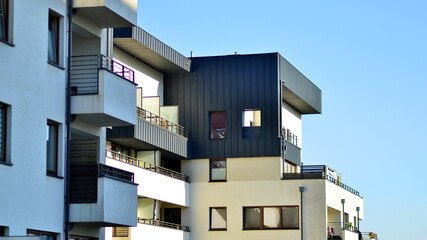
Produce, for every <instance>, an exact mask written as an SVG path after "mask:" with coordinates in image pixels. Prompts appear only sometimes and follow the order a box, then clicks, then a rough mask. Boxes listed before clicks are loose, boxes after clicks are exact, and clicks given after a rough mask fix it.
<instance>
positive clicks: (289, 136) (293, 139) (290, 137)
mask: <svg viewBox="0 0 427 240" xmlns="http://www.w3.org/2000/svg"><path fill="white" fill-rule="evenodd" d="M282 137H283V138H284V139H285V140H286V141H288V142H290V143H292V144H294V145H295V146H298V136H297V135H295V134H294V133H292V132H291V131H290V130H289V129H287V128H282Z"/></svg>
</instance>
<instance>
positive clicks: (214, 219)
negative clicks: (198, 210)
mask: <svg viewBox="0 0 427 240" xmlns="http://www.w3.org/2000/svg"><path fill="white" fill-rule="evenodd" d="M209 216H210V219H209V222H210V226H209V230H227V208H226V207H211V208H209Z"/></svg>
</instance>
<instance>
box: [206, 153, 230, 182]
mask: <svg viewBox="0 0 427 240" xmlns="http://www.w3.org/2000/svg"><path fill="white" fill-rule="evenodd" d="M209 164H210V173H209V176H210V179H209V180H210V181H211V182H224V181H226V180H227V161H226V160H225V159H211V160H209Z"/></svg>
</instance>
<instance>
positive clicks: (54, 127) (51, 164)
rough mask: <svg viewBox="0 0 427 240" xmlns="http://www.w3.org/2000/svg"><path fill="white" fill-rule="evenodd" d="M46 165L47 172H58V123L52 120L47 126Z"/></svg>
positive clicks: (55, 173)
mask: <svg viewBox="0 0 427 240" xmlns="http://www.w3.org/2000/svg"><path fill="white" fill-rule="evenodd" d="M46 167H47V173H49V174H54V175H57V174H58V124H57V123H54V122H52V121H47V126H46Z"/></svg>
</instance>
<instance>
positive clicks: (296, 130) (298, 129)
mask: <svg viewBox="0 0 427 240" xmlns="http://www.w3.org/2000/svg"><path fill="white" fill-rule="evenodd" d="M282 127H283V128H286V129H289V130H290V131H291V132H292V133H293V134H295V135H297V136H298V144H297V146H298V147H300V148H302V121H301V113H299V112H298V111H297V110H295V109H294V108H292V107H291V106H289V104H287V103H286V102H284V101H282Z"/></svg>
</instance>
